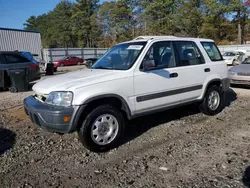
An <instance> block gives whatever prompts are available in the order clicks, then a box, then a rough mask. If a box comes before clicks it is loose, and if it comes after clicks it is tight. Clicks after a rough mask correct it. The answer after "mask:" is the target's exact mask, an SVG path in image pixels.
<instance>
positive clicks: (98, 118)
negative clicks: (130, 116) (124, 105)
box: [78, 105, 125, 152]
mask: <svg viewBox="0 0 250 188" xmlns="http://www.w3.org/2000/svg"><path fill="white" fill-rule="evenodd" d="M124 126H125V122H124V118H123V115H122V113H121V111H120V110H118V109H116V108H115V107H113V106H111V105H101V106H98V107H97V108H95V109H93V110H92V111H91V112H90V113H89V114H88V115H87V116H86V118H85V120H84V121H83V123H82V126H81V128H80V130H79V131H78V135H79V139H80V141H81V142H82V144H83V145H84V146H85V147H86V148H88V149H89V150H91V151H95V152H104V151H107V150H110V149H112V148H114V147H116V146H118V144H119V141H120V139H121V137H122V134H123V131H124Z"/></svg>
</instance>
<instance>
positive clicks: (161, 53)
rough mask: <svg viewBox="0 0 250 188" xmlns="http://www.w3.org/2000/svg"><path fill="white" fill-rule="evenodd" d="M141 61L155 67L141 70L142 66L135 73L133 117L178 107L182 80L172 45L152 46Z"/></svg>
mask: <svg viewBox="0 0 250 188" xmlns="http://www.w3.org/2000/svg"><path fill="white" fill-rule="evenodd" d="M143 61H152V62H153V63H154V67H152V69H151V70H143V69H144V67H143V63H142V65H141V67H140V70H136V71H135V73H134V86H135V108H136V113H143V112H146V111H152V110H156V109H160V108H163V107H167V106H171V105H175V104H179V102H180V100H181V95H182V94H181V92H182V90H181V89H182V80H180V77H179V68H178V67H177V66H176V58H175V53H174V49H173V44H172V42H170V41H164V42H155V43H153V44H152V46H151V47H150V49H149V51H148V52H147V54H146V56H145V57H144V60H143Z"/></svg>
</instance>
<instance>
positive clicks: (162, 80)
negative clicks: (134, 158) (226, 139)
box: [24, 36, 229, 151]
mask: <svg viewBox="0 0 250 188" xmlns="http://www.w3.org/2000/svg"><path fill="white" fill-rule="evenodd" d="M227 72H228V71H227V66H226V64H225V63H224V60H223V58H222V55H221V54H220V52H219V50H218V48H217V46H216V45H215V43H214V41H213V40H209V39H200V38H199V39H198V38H177V37H171V36H142V37H138V38H136V39H134V40H132V41H128V42H124V43H121V44H118V45H116V46H114V47H113V48H111V49H110V50H109V51H108V52H107V53H106V54H105V55H104V56H102V57H101V58H100V59H99V60H98V61H97V62H96V63H95V64H94V65H93V66H92V67H91V68H90V69H86V70H81V71H76V72H71V73H68V74H64V75H58V76H54V77H52V78H48V79H46V80H44V81H41V82H39V83H37V84H36V85H34V87H33V90H34V91H35V94H34V95H33V96H30V97H28V98H26V99H25V100H24V108H25V111H26V113H27V114H28V115H29V116H30V119H31V120H32V121H33V122H34V123H35V124H37V125H38V126H39V127H41V128H44V129H46V130H49V131H52V132H59V133H69V132H74V131H78V134H79V138H80V140H81V142H82V143H83V144H84V146H86V147H87V148H88V149H90V150H92V151H105V150H108V149H111V148H113V147H115V146H117V144H118V141H119V140H120V138H121V136H122V134H123V130H124V127H125V126H126V124H125V122H126V120H130V119H132V118H136V117H138V116H142V115H146V114H150V113H154V112H157V111H162V110H165V109H168V108H172V107H176V106H179V105H185V104H187V103H196V102H198V103H200V109H201V111H202V112H203V113H205V114H208V115H215V114H217V113H219V112H220V111H221V110H222V107H223V93H224V91H225V90H226V89H227V88H228V87H229V80H228V78H227Z"/></svg>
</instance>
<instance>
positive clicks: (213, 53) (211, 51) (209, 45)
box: [201, 42, 223, 61]
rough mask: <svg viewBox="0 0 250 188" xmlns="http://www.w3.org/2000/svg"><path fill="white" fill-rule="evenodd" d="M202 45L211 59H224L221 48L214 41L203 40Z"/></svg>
mask: <svg viewBox="0 0 250 188" xmlns="http://www.w3.org/2000/svg"><path fill="white" fill-rule="evenodd" d="M201 44H202V46H203V47H204V49H205V50H206V52H207V55H208V56H209V57H210V59H211V61H222V60H223V58H222V56H221V53H220V51H219V49H218V48H217V46H216V44H215V43H214V42H201Z"/></svg>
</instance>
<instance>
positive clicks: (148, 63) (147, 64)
mask: <svg viewBox="0 0 250 188" xmlns="http://www.w3.org/2000/svg"><path fill="white" fill-rule="evenodd" d="M142 64H143V70H144V71H148V70H152V69H154V68H155V61H154V60H143V63H142Z"/></svg>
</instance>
